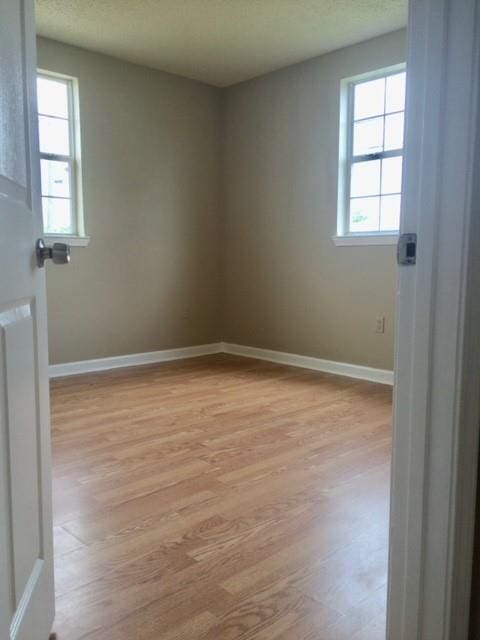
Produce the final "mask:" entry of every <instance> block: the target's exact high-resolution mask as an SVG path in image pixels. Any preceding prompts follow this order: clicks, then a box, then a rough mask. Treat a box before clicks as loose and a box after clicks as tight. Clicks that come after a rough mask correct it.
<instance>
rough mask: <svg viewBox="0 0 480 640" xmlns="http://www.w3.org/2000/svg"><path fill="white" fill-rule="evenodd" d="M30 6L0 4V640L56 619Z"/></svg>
mask: <svg viewBox="0 0 480 640" xmlns="http://www.w3.org/2000/svg"><path fill="white" fill-rule="evenodd" d="M35 58H36V54H35V18H34V1H33V0H0V640H7V639H8V640H10V639H11V640H47V638H48V636H49V633H50V630H51V627H52V622H53V616H54V588H53V554H52V514H51V480H50V434H49V431H50V423H49V405H48V373H47V365H48V363H47V336H46V300H45V274H44V270H42V269H39V268H38V267H37V265H36V261H35V242H36V239H37V238H39V237H40V236H41V235H42V221H41V211H40V187H39V160H38V158H39V156H38V143H37V126H36V104H35V101H36V97H35V72H36V70H35V67H36V59H35Z"/></svg>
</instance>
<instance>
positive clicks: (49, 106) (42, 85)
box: [37, 78, 68, 118]
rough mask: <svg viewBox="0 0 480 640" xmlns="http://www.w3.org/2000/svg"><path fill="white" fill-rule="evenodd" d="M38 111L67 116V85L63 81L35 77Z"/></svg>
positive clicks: (60, 116) (48, 114)
mask: <svg viewBox="0 0 480 640" xmlns="http://www.w3.org/2000/svg"><path fill="white" fill-rule="evenodd" d="M37 102H38V112H39V113H43V114H45V115H47V116H57V117H58V118H68V87H67V84H66V83H65V82H61V81H58V80H50V79H49V78H37Z"/></svg>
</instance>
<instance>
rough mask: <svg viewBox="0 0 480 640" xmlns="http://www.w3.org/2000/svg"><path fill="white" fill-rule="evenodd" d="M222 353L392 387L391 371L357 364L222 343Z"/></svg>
mask: <svg viewBox="0 0 480 640" xmlns="http://www.w3.org/2000/svg"><path fill="white" fill-rule="evenodd" d="M222 351H223V352H224V353H230V354H232V355H237V356H245V357H246V358H257V359H258V360H268V361H269V362H277V363H279V364H287V365H291V366H292V367H302V368H303V369H313V370H315V371H322V372H323V373H333V374H336V375H339V376H347V377H349V378H358V379H360V380H368V381H370V382H379V383H380V384H389V385H393V371H388V370H387V369H374V368H372V367H364V366H362V365H358V364H348V363H346V362H334V361H333V360H322V359H321V358H311V357H310V356H299V355H297V354H294V353H285V352H284V351H272V350H270V349H258V348H256V347H244V346H242V345H239V344H231V343H229V342H223V343H222Z"/></svg>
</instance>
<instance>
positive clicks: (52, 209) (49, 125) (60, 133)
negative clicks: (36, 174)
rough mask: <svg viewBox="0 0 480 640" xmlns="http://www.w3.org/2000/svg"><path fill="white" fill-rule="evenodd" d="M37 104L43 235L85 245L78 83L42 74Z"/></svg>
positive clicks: (71, 79) (38, 81)
mask: <svg viewBox="0 0 480 640" xmlns="http://www.w3.org/2000/svg"><path fill="white" fill-rule="evenodd" d="M37 102H38V129H39V141H40V170H41V190H42V212H43V227H44V233H45V234H46V235H50V236H68V237H69V242H70V243H71V244H83V245H86V244H87V243H88V238H86V237H85V230H84V226H83V216H82V207H81V193H82V192H81V171H80V153H79V152H80V139H79V138H80V136H79V127H78V108H77V101H76V81H75V79H74V78H69V77H65V76H60V75H57V74H51V73H48V72H44V71H42V72H39V73H38V76H37ZM72 239H73V240H74V239H77V240H78V242H76V243H75V242H71V240H72Z"/></svg>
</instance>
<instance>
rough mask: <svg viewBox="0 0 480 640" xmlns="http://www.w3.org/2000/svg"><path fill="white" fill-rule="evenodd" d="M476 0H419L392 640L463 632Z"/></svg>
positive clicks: (411, 60)
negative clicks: (413, 239)
mask: <svg viewBox="0 0 480 640" xmlns="http://www.w3.org/2000/svg"><path fill="white" fill-rule="evenodd" d="M479 37H480V0H410V14H409V26H408V42H409V45H408V63H407V65H408V89H407V128H406V154H405V176H404V210H403V211H402V221H401V232H402V233H407V232H411V233H417V234H418V258H417V265H416V266H402V267H400V268H399V289H398V295H397V334H396V365H395V403H394V443H393V470H392V507H391V519H390V567H389V590H388V621H387V638H388V640H466V638H467V636H468V618H469V596H470V582H471V563H472V543H473V533H474V520H475V494H476V477H477V464H478V424H479V390H480V332H479V327H480V299H479V293H478V292H479V291H480V206H479V203H480V200H479V197H480V154H479V143H480V139H479V131H480V127H479V124H480V109H479V100H478V98H479V90H480V66H479V53H480V40H479Z"/></svg>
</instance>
